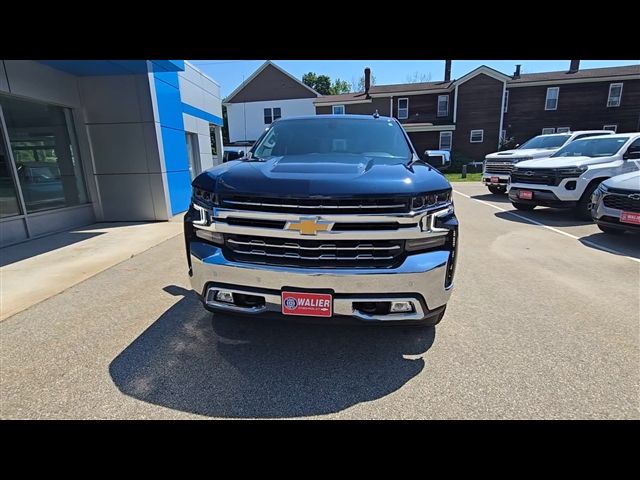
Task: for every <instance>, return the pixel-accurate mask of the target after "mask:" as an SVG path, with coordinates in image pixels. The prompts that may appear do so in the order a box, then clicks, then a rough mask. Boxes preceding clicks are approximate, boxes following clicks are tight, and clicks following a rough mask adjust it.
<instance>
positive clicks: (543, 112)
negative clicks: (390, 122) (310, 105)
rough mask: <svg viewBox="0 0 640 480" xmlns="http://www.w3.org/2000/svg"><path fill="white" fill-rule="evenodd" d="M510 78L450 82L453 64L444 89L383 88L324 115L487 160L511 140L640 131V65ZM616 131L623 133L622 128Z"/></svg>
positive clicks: (321, 106) (481, 74)
mask: <svg viewBox="0 0 640 480" xmlns="http://www.w3.org/2000/svg"><path fill="white" fill-rule="evenodd" d="M578 66H579V62H577V61H573V62H572V64H571V68H570V69H569V71H564V72H548V73H535V74H522V75H520V74H519V67H518V68H517V70H516V73H514V75H513V76H507V75H505V74H503V73H501V72H498V71H496V70H494V69H492V68H489V67H487V66H484V65H483V66H481V67H478V68H476V69H475V70H473V71H471V72H469V73H468V74H466V75H464V76H463V77H461V78H459V79H456V80H453V81H452V80H450V78H449V77H450V76H449V73H448V72H450V70H451V64H450V61H447V65H446V68H445V79H444V80H443V81H439V82H426V83H409V84H396V85H376V86H372V87H371V88H370V89H369V92H368V94H365V93H348V94H343V95H329V96H321V97H318V98H317V99H315V100H314V104H315V109H316V114H330V113H334V114H341V113H354V114H373V113H374V112H375V111H376V110H377V111H378V113H379V114H380V115H385V116H393V117H396V118H397V119H398V120H399V121H400V122H401V123H402V124H403V126H404V128H405V130H406V131H407V133H408V134H409V136H410V138H411V141H412V142H413V144H414V146H415V147H416V150H417V151H418V152H422V151H424V150H427V149H444V150H452V151H453V152H454V156H459V157H461V158H462V159H463V160H466V161H471V160H476V161H477V160H482V159H484V156H485V155H487V154H488V153H491V152H495V151H496V150H498V149H499V148H500V145H501V144H502V141H503V139H504V138H511V137H513V138H514V140H515V142H517V143H522V142H524V141H526V140H527V139H529V138H531V137H533V136H535V135H539V134H541V133H543V129H545V130H544V133H551V129H552V128H553V131H554V132H556V131H558V128H560V131H563V130H564V129H570V130H587V129H589V130H592V129H602V128H611V129H613V128H616V130H617V131H618V132H629V131H638V130H640V125H638V122H639V121H640V65H633V66H625V67H611V68H597V69H589V70H579V68H578ZM614 125H615V127H614Z"/></svg>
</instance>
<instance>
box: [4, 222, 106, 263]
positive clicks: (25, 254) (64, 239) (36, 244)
mask: <svg viewBox="0 0 640 480" xmlns="http://www.w3.org/2000/svg"><path fill="white" fill-rule="evenodd" d="M103 233H104V232H75V231H72V232H63V233H56V234H53V235H47V236H46V237H42V238H34V239H33V240H27V241H25V242H21V243H18V244H16V245H10V246H8V247H3V248H2V249H0V267H6V266H7V265H11V264H12V263H15V262H20V261H22V260H25V259H27V258H31V257H35V256H36V255H42V254H43V253H47V252H51V251H53V250H58V249H59V248H63V247H66V246H69V245H73V244H74V243H78V242H83V241H85V240H88V239H90V238H93V237H97V236H98V235H102V234H103Z"/></svg>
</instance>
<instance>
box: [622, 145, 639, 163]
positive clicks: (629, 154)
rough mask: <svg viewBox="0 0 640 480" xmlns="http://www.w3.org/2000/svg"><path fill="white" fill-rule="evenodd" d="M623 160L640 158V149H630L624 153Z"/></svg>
mask: <svg viewBox="0 0 640 480" xmlns="http://www.w3.org/2000/svg"><path fill="white" fill-rule="evenodd" d="M622 158H623V160H637V159H640V149H636V148H634V149H633V150H631V149H629V150H627V151H626V152H625V154H624V155H622Z"/></svg>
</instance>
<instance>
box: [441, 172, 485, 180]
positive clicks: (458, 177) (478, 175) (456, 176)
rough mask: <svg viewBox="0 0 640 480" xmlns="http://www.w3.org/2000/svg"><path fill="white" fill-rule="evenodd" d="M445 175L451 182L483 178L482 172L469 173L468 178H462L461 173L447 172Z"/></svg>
mask: <svg viewBox="0 0 640 480" xmlns="http://www.w3.org/2000/svg"><path fill="white" fill-rule="evenodd" d="M444 176H445V177H447V180H449V181H450V182H479V181H480V179H481V178H482V173H479V172H478V173H467V178H462V174H461V173H445V174H444Z"/></svg>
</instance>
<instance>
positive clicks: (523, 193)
mask: <svg viewBox="0 0 640 480" xmlns="http://www.w3.org/2000/svg"><path fill="white" fill-rule="evenodd" d="M518 198H521V199H523V200H531V199H532V198H533V192H532V191H531V190H520V191H519V192H518Z"/></svg>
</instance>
